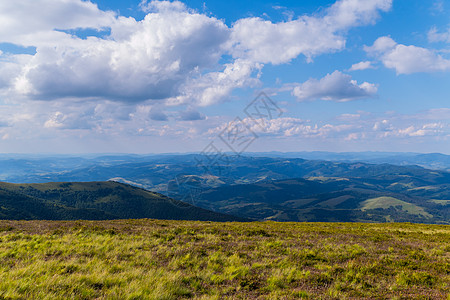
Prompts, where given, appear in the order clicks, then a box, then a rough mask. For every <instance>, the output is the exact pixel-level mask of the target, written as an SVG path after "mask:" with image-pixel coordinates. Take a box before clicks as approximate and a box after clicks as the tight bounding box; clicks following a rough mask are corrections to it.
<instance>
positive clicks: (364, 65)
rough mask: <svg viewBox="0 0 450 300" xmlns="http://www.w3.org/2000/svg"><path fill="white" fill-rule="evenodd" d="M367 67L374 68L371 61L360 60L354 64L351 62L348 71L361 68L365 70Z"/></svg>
mask: <svg viewBox="0 0 450 300" xmlns="http://www.w3.org/2000/svg"><path fill="white" fill-rule="evenodd" d="M367 69H375V67H374V66H373V65H372V62H371V61H362V62H359V63H356V64H353V65H352V66H351V68H350V69H349V71H361V70H367Z"/></svg>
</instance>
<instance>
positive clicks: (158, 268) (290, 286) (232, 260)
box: [0, 220, 450, 299]
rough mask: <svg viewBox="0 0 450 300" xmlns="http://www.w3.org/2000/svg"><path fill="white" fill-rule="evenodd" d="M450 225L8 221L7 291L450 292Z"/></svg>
mask: <svg viewBox="0 0 450 300" xmlns="http://www.w3.org/2000/svg"><path fill="white" fill-rule="evenodd" d="M448 297H450V227H449V226H446V225H418V224H410V223H403V224H399V223H393V224H363V223H275V222H255V223H213V222H192V221H161V220H115V221H53V222H49V221H0V299H184V298H192V299H255V298H259V299H371V298H372V299H412V298H414V299H449V298H448Z"/></svg>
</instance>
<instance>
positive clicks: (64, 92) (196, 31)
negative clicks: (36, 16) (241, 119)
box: [23, 10, 228, 101]
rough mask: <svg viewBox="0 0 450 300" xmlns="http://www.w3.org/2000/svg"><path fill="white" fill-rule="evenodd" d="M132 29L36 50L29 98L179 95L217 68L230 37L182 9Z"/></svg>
mask: <svg viewBox="0 0 450 300" xmlns="http://www.w3.org/2000/svg"><path fill="white" fill-rule="evenodd" d="M173 20H177V22H173ZM117 22H121V21H120V20H118V21H117ZM115 26H118V25H117V24H116V25H115ZM131 27H132V28H133V30H132V31H133V33H132V34H130V35H129V36H126V37H125V38H117V39H101V38H95V37H91V38H88V39H87V40H80V39H75V40H76V43H73V44H71V45H68V46H63V45H59V46H57V47H38V48H37V53H36V55H34V56H33V58H32V60H31V61H30V62H29V64H28V66H27V67H26V69H27V71H26V72H25V73H24V75H23V78H24V80H25V81H26V83H27V86H30V87H31V95H32V96H33V97H35V98H38V99H57V98H64V97H79V98H83V97H100V98H106V99H116V100H123V101H143V100H146V99H165V98H168V97H173V96H177V95H178V94H179V90H178V89H179V87H180V86H181V85H183V84H184V83H185V82H186V79H188V78H190V77H191V76H193V75H195V72H196V70H198V71H197V72H199V71H201V70H203V69H205V68H211V67H214V66H215V65H216V64H217V61H218V60H219V58H220V57H221V55H222V53H223V50H222V44H223V43H224V42H225V41H226V40H227V38H228V29H227V27H226V26H225V25H224V24H223V23H222V22H221V21H219V20H217V19H214V18H209V17H206V16H204V15H199V14H191V13H188V12H184V11H181V12H180V11H172V10H164V11H163V12H161V13H152V14H148V15H147V16H146V17H145V19H144V20H142V21H140V22H136V23H134V24H132V26H131ZM112 36H115V33H114V32H113V35H112ZM199 53H201V54H199ZM25 92H28V91H25Z"/></svg>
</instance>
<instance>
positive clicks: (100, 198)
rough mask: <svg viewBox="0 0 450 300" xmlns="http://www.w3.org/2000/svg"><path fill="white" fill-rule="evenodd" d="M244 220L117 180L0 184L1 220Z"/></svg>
mask: <svg viewBox="0 0 450 300" xmlns="http://www.w3.org/2000/svg"><path fill="white" fill-rule="evenodd" d="M137 218H153V219H171V220H204V221H238V220H241V221H243V220H244V219H243V218H238V217H233V216H228V215H224V214H220V213H215V212H212V211H208V210H206V209H202V208H198V207H195V206H192V205H189V204H187V203H183V202H180V201H176V200H173V199H171V198H168V197H166V196H164V195H161V194H158V193H154V192H150V191H146V190H144V189H140V188H137V187H134V186H130V185H127V184H123V183H118V182H111V181H110V182H52V183H39V184H12V183H0V219H10V220H38V219H40V220H75V219H86V220H106V219H137Z"/></svg>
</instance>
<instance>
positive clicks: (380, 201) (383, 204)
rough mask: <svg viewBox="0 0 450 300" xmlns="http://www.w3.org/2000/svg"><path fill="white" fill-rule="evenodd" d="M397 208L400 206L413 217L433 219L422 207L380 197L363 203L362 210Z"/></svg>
mask: <svg viewBox="0 0 450 300" xmlns="http://www.w3.org/2000/svg"><path fill="white" fill-rule="evenodd" d="M396 206H400V207H401V209H402V210H403V211H406V212H407V213H409V214H412V215H418V216H424V217H426V218H432V217H433V216H432V215H431V214H429V213H427V212H426V211H425V210H424V209H423V208H422V207H419V206H417V205H414V204H412V203H408V202H405V201H402V200H399V199H397V198H393V197H378V198H372V199H368V200H366V201H364V202H362V203H361V210H368V209H376V208H389V207H396Z"/></svg>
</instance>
